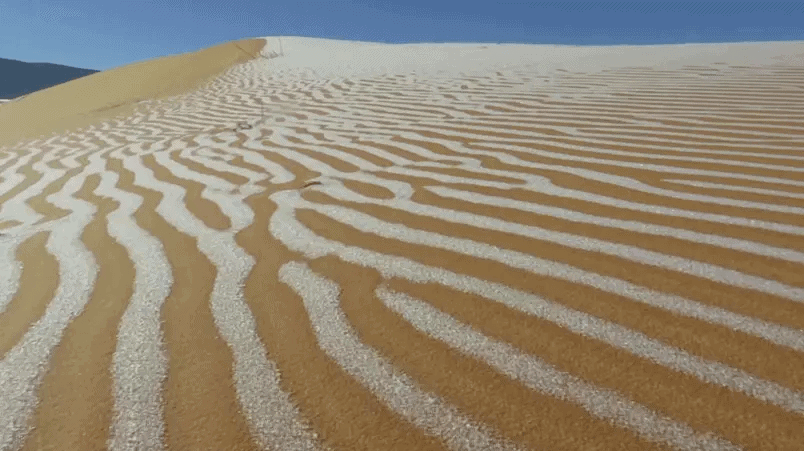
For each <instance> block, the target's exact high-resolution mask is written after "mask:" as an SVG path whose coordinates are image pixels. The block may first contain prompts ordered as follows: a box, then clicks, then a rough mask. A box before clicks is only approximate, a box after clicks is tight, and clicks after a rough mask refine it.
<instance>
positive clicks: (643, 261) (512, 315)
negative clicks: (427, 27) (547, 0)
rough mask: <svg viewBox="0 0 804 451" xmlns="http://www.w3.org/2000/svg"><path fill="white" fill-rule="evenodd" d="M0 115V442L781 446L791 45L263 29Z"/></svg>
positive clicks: (795, 266)
mask: <svg viewBox="0 0 804 451" xmlns="http://www.w3.org/2000/svg"><path fill="white" fill-rule="evenodd" d="M249 54H250V56H248V55H249ZM89 92H92V93H93V94H92V95H88V94H87V93H89ZM0 124H2V126H3V128H2V131H0V450H3V451H5V450H15V451H16V450H26V451H28V450H67V449H70V450H72V449H75V450H83V449H87V450H90V449H91V450H94V449H110V450H114V451H123V450H132V451H133V450H430V449H432V450H436V449H438V450H445V449H449V450H526V449H533V450H567V451H570V450H572V451H575V450H640V451H641V450H769V451H770V450H774V451H777V450H785V451H797V450H799V451H800V450H801V449H802V448H801V446H802V443H804V43H798V42H788V43H773V42H769V43H746V44H707V45H683V46H646V47H627V46H624V47H608V48H598V47H562V46H527V45H493V44H488V45H487V44H441V45H434V44H433V45H423V44H420V45H386V44H373V43H364V42H346V41H330V40H322V39H312V38H300V37H282V38H278V37H268V38H264V39H262V38H261V39H254V40H248V41H239V42H237V43H228V44H223V45H221V46H218V47H213V48H211V49H206V50H202V51H200V52H197V53H193V54H186V55H180V56H174V57H166V58H163V59H157V60H152V61H147V62H144V63H139V64H134V65H131V66H125V67H121V68H117V69H114V70H111V71H106V72H102V73H98V74H95V75H91V76H88V77H86V78H82V79H79V80H76V81H73V82H70V83H66V84H64V85H60V86H56V87H54V88H51V89H47V90H44V91H41V92H38V93H34V94H31V95H29V96H26V97H25V98H23V99H18V100H16V101H14V102H10V103H7V104H4V105H2V106H0ZM7 124H8V127H7V126H6V125H7Z"/></svg>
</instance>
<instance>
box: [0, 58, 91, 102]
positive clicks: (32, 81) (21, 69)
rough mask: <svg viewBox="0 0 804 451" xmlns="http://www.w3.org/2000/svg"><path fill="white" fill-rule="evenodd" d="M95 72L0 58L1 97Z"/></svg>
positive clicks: (16, 95)
mask: <svg viewBox="0 0 804 451" xmlns="http://www.w3.org/2000/svg"><path fill="white" fill-rule="evenodd" d="M95 72H98V71H96V70H92V69H81V68H78V67H70V66H62V65H60V64H50V63H26V62H24V61H17V60H10V59H5V58H0V99H13V98H15V97H19V96H23V95H25V94H29V93H32V92H34V91H39V90H40V89H45V88H49V87H51V86H55V85H58V84H61V83H65V82H68V81H70V80H75V79H76V78H81V77H83V76H86V75H90V74H94V73H95Z"/></svg>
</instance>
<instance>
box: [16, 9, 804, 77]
mask: <svg viewBox="0 0 804 451" xmlns="http://www.w3.org/2000/svg"><path fill="white" fill-rule="evenodd" d="M273 35H295V36H316V37H326V38H337V39H355V40H366V41H381V42H522V43H545V44H573V45H589V44H596V45H610V44H656V43H684V42H736V41H773V40H804V1H801V0H799V1H797V2H780V1H766V2H756V1H755V2H733V1H692V2H691V1H676V2H671V1H658V2H656V1H653V2H652V1H643V2H633V1H632V2H623V1H563V2H562V1H538V0H531V1H499V2H496V3H495V2H471V1H465V0H464V1H457V0H451V1H447V0H315V1H310V0H276V1H257V0H239V1H238V0H194V1H191V0H0V57H1V58H12V59H19V60H23V61H31V62H51V63H58V64H66V65H70V66H78V67H85V68H91V69H109V68H111V67H115V66H119V65H123V64H127V63H130V62H134V61H139V60H143V59H149V58H154V57H157V56H162V55H167V54H174V53H181V52H187V51H192V50H197V49H199V48H203V47H208V46H211V45H215V44H218V43H221V42H225V41H230V40H235V39H241V38H245V37H254V36H273Z"/></svg>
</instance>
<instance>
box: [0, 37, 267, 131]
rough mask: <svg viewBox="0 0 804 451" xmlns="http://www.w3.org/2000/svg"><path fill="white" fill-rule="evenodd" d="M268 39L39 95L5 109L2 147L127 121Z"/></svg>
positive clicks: (144, 64)
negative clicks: (139, 105) (116, 120)
mask: <svg viewBox="0 0 804 451" xmlns="http://www.w3.org/2000/svg"><path fill="white" fill-rule="evenodd" d="M264 45H265V40H263V39H250V40H244V41H236V42H227V43H224V44H220V45H217V46H214V47H210V48H207V49H203V50H199V51H197V52H191V53H185V54H180V55H171V56H166V57H162V58H156V59H153V60H148V61H141V62H138V63H135V64H130V65H126V66H122V67H118V68H114V69H110V70H106V71H103V72H98V73H95V74H91V75H88V76H85V77H83V78H79V79H77V80H72V81H70V82H67V83H63V84H61V85H57V86H53V87H51V88H48V89H44V90H41V91H37V92H35V93H31V94H29V95H27V96H26V97H25V98H24V99H20V100H19V101H16V102H11V103H9V104H7V105H4V106H3V108H2V109H0V124H3V130H2V133H0V145H4V144H5V145H9V144H12V143H14V142H17V141H19V140H22V139H26V138H35V137H38V136H42V135H44V134H51V133H54V132H63V131H66V130H71V129H76V128H81V127H84V126H87V125H90V124H93V123H97V122H99V121H102V120H103V119H106V118H111V117H115V116H118V115H120V116H126V115H128V114H130V113H131V112H132V111H133V109H134V108H135V107H136V105H137V103H138V102H142V101H147V100H154V99H159V98H162V97H166V96H174V95H178V94H181V93H183V92H186V91H188V90H191V89H193V88H196V87H198V86H200V85H202V84H203V83H205V82H207V81H209V80H210V79H211V78H213V77H215V76H217V75H218V74H220V73H221V72H223V71H224V70H226V69H228V68H229V67H231V66H232V65H233V64H238V63H241V62H243V61H246V60H248V59H250V58H253V57H254V55H256V54H258V53H259V51H260V50H261V49H262V47H263V46H264Z"/></svg>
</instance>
